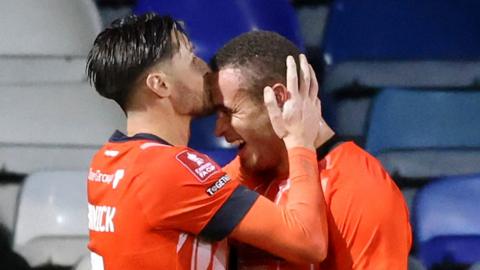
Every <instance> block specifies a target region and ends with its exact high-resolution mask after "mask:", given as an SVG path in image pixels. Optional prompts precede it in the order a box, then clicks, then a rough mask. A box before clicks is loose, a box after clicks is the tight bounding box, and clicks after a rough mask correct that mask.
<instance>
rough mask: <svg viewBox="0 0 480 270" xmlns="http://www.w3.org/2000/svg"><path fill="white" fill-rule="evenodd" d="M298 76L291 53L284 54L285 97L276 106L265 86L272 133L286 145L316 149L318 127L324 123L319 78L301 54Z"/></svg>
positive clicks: (268, 89) (270, 89) (274, 94)
mask: <svg viewBox="0 0 480 270" xmlns="http://www.w3.org/2000/svg"><path fill="white" fill-rule="evenodd" d="M299 58H300V78H298V76H297V65H296V64H295V60H294V59H293V57H292V56H288V57H287V91H288V96H287V100H286V101H285V103H284V104H283V108H282V107H280V106H279V104H278V103H279V102H278V101H277V97H276V93H275V91H274V90H273V89H272V87H270V86H267V87H265V89H264V100H265V106H266V107H267V111H268V114H269V117H270V120H271V122H272V126H273V129H274V130H275V133H276V134H277V135H278V136H279V137H280V138H282V139H283V140H284V141H285V145H286V146H287V148H292V147H297V146H302V147H307V148H311V149H315V141H316V139H317V136H318V134H319V129H320V126H321V125H322V123H324V121H323V119H322V114H321V107H320V100H319V99H318V98H317V94H318V82H317V78H316V76H315V72H314V71H313V68H312V67H311V65H310V64H309V63H308V62H307V59H306V57H305V55H303V54H301V55H300V57H299Z"/></svg>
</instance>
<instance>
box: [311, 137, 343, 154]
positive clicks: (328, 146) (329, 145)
mask: <svg viewBox="0 0 480 270" xmlns="http://www.w3.org/2000/svg"><path fill="white" fill-rule="evenodd" d="M342 143H344V141H342V140H341V139H340V138H339V137H338V136H337V135H336V134H335V135H333V137H332V138H330V139H329V140H328V141H326V142H325V143H324V144H323V145H321V146H320V147H318V148H317V160H322V159H324V158H325V156H326V155H328V153H330V152H331V151H332V150H333V149H334V148H335V147H337V146H339V145H340V144H342Z"/></svg>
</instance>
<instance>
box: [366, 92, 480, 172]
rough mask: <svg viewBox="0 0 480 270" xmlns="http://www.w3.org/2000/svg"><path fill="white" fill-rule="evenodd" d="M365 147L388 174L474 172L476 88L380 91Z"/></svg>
mask: <svg viewBox="0 0 480 270" xmlns="http://www.w3.org/2000/svg"><path fill="white" fill-rule="evenodd" d="M366 149H367V150H368V151H369V152H370V153H372V154H374V155H375V156H377V157H378V158H379V159H380V160H381V161H382V163H383V165H384V166H385V167H386V168H387V170H388V171H389V172H390V173H391V174H393V175H394V176H401V177H405V178H411V179H415V178H432V177H439V176H447V175H462V174H468V173H475V172H480V167H479V166H478V164H480V92H479V91H446V90H430V91H426V90H412V89H395V88H390V89H384V90H383V91H381V92H380V93H379V94H378V96H376V98H375V100H374V101H373V104H372V108H371V115H370V126H369V129H368V131H367V142H366Z"/></svg>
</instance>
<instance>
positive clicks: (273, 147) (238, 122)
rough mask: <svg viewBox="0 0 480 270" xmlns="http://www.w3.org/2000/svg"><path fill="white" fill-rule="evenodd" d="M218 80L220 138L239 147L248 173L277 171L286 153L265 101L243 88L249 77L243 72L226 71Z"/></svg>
mask: <svg viewBox="0 0 480 270" xmlns="http://www.w3.org/2000/svg"><path fill="white" fill-rule="evenodd" d="M215 77H217V78H215V79H213V80H211V81H213V82H214V83H213V85H212V97H213V102H214V104H215V107H216V108H217V112H218V120H217V126H216V131H215V133H216V135H217V136H224V137H225V139H226V140H227V141H228V142H230V143H233V144H235V145H237V146H238V150H239V152H238V155H239V157H240V161H241V164H242V167H243V168H244V169H246V171H247V172H249V173H268V172H270V171H271V170H276V169H277V167H278V166H279V165H280V163H281V159H282V157H284V153H283V152H285V151H286V150H285V146H284V144H283V141H282V140H281V139H280V138H278V137H277V135H276V134H275V132H274V131H273V128H272V125H271V123H270V119H269V117H268V113H267V111H266V108H265V106H264V105H263V102H259V101H257V100H255V99H254V97H252V96H251V93H249V92H248V91H247V90H245V89H242V87H244V84H242V83H243V82H244V81H245V78H244V77H243V76H242V74H241V71H240V70H239V69H236V68H225V69H222V70H220V71H219V72H218V73H217V74H215ZM258 91H263V90H260V89H258Z"/></svg>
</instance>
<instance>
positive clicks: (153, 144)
mask: <svg viewBox="0 0 480 270" xmlns="http://www.w3.org/2000/svg"><path fill="white" fill-rule="evenodd" d="M155 146H164V147H170V146H169V145H165V144H161V143H153V142H147V143H144V144H142V145H141V146H140V149H142V150H145V149H147V148H150V147H155Z"/></svg>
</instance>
